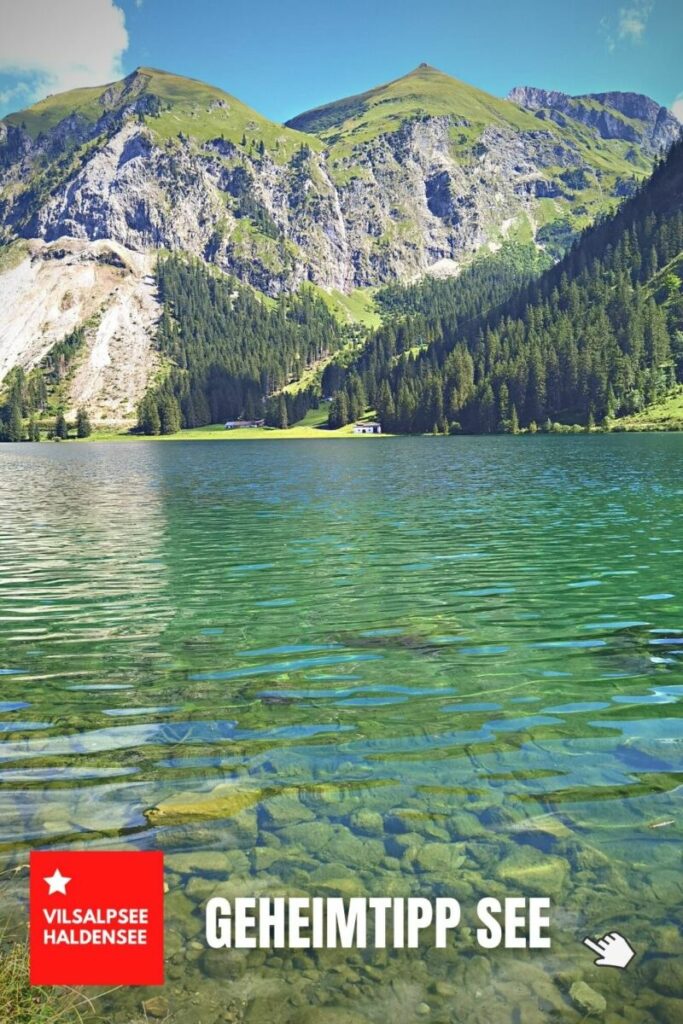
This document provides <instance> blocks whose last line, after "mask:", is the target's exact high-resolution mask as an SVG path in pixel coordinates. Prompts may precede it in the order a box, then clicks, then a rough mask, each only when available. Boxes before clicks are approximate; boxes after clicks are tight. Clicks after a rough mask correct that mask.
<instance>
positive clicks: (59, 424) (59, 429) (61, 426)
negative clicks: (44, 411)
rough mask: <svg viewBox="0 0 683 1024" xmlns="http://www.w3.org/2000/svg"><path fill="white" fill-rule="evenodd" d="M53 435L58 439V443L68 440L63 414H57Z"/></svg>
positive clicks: (67, 429)
mask: <svg viewBox="0 0 683 1024" xmlns="http://www.w3.org/2000/svg"><path fill="white" fill-rule="evenodd" d="M53 433H54V436H55V437H58V438H59V439H60V441H66V439H67V438H68V436H69V428H68V426H67V423H66V420H65V419H64V413H61V412H59V413H57V418H56V420H55V427H54V432H53Z"/></svg>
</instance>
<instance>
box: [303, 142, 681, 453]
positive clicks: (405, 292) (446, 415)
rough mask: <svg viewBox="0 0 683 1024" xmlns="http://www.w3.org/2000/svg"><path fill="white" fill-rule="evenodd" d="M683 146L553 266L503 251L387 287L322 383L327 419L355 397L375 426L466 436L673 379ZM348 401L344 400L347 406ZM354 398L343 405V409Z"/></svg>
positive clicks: (607, 403) (582, 413) (578, 417)
mask: <svg viewBox="0 0 683 1024" xmlns="http://www.w3.org/2000/svg"><path fill="white" fill-rule="evenodd" d="M682 207H683V144H678V145H677V146H676V147H674V149H673V150H672V151H671V152H670V154H669V156H668V158H667V159H666V160H665V161H663V162H662V163H660V164H659V165H658V166H657V168H656V169H655V172H654V174H653V176H652V178H651V179H650V180H649V181H648V182H647V183H646V185H645V186H644V187H643V188H642V189H641V191H640V192H639V193H638V194H637V195H636V196H635V197H633V198H632V199H630V200H628V201H627V202H626V203H624V204H623V205H622V206H621V207H620V209H619V210H618V211H617V213H616V214H614V215H613V216H611V217H609V218H607V219H605V220H603V221H601V222H600V223H598V224H596V225H595V226H593V227H592V228H590V229H588V230H587V231H586V232H585V233H584V234H583V235H582V236H581V238H580V239H579V240H578V242H577V243H576V244H575V245H574V247H573V248H572V249H571V250H570V251H569V252H568V253H567V255H566V256H565V257H564V258H563V259H562V260H561V261H560V262H559V263H558V264H556V265H555V266H554V267H552V268H551V269H549V270H547V271H546V272H545V273H543V274H542V275H541V276H540V277H539V278H537V279H536V280H533V281H531V282H529V280H528V276H529V275H528V274H527V282H526V283H525V284H523V285H522V287H515V285H516V282H515V274H517V281H518V280H519V276H520V274H521V275H524V267H523V266H520V264H519V260H517V266H516V267H515V265H514V261H513V263H512V264H511V262H510V254H509V253H508V252H505V251H503V252H502V253H500V254H499V255H498V257H497V258H492V259H489V260H487V261H482V263H481V264H480V265H478V264H477V263H475V264H474V266H473V267H472V268H471V269H470V270H469V271H466V272H464V273H463V274H462V275H461V276H460V277H459V278H457V279H455V280H452V281H445V282H433V281H429V282H424V283H421V284H418V285H414V286H412V287H411V288H407V289H406V288H403V289H401V288H399V287H395V288H391V289H385V291H384V293H383V294H382V297H381V301H382V303H383V305H384V307H385V309H387V310H388V311H389V312H390V313H393V314H394V315H393V316H392V317H391V319H389V320H388V321H387V322H386V323H385V324H384V325H383V326H382V328H381V329H380V330H378V331H377V332H376V333H375V334H374V336H373V337H372V338H371V340H370V342H369V344H368V346H367V347H366V348H365V349H364V351H363V352H362V354H361V355H360V356H359V357H358V358H356V359H355V360H354V361H353V362H352V363H351V364H350V365H348V366H342V365H337V364H336V363H332V364H331V365H330V366H328V367H327V369H326V371H325V375H324V380H323V390H324V393H325V394H328V395H332V396H334V397H333V401H332V403H331V409H330V416H331V421H334V422H335V423H338V422H340V420H343V419H344V417H345V416H349V417H353V415H354V414H355V412H356V410H357V404H358V402H357V397H356V399H354V396H359V395H360V397H361V398H363V399H364V400H365V401H366V402H367V404H368V405H369V406H370V407H372V408H375V409H376V410H377V415H378V416H379V418H380V420H381V422H382V425H383V427H384V429H385V430H391V431H396V432H406V433H411V432H423V431H428V430H439V431H444V432H445V431H448V430H452V429H462V430H465V431H468V432H472V433H489V432H494V431H498V430H512V431H515V430H517V429H519V428H520V427H522V428H524V427H531V429H534V426H535V425H536V424H541V423H547V422H548V421H549V420H552V421H558V422H560V423H584V424H590V423H591V422H593V421H596V422H598V421H601V420H603V419H604V418H605V417H612V416H618V415H623V414H628V413H631V412H635V411H637V410H639V409H641V408H642V407H643V406H644V405H646V404H648V403H650V402H652V401H654V400H656V399H658V398H660V397H661V396H663V395H664V394H666V392H667V391H669V390H670V389H671V387H672V386H673V385H674V384H675V383H676V382H677V381H681V380H683V335H682V333H681V328H682V327H683V302H682V300H681V278H680V273H681V264H680V263H677V264H676V267H677V268H678V272H677V273H676V272H674V270H675V267H674V266H670V264H671V261H673V260H675V258H676V257H678V256H680V254H681V253H683V212H682ZM354 402H355V405H354ZM352 408H353V411H352Z"/></svg>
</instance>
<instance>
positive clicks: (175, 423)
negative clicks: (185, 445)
mask: <svg viewBox="0 0 683 1024" xmlns="http://www.w3.org/2000/svg"><path fill="white" fill-rule="evenodd" d="M159 421H160V426H161V433H162V434H177V433H178V431H179V430H180V407H179V405H178V402H177V400H176V399H175V398H174V397H173V395H169V394H165V395H164V396H163V398H162V399H161V404H160V406H159Z"/></svg>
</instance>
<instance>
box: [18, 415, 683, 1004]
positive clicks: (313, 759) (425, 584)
mask: <svg viewBox="0 0 683 1024" xmlns="http://www.w3.org/2000/svg"><path fill="white" fill-rule="evenodd" d="M0 508H1V515H0V857H1V858H2V865H3V867H4V879H5V890H4V893H5V898H4V900H3V906H4V909H3V911H2V912H0V914H1V915H2V916H4V917H6V918H8V919H12V920H14V919H21V918H22V917H23V915H24V909H23V902H22V901H24V900H25V896H26V891H25V889H26V881H25V874H24V873H23V872H22V871H19V872H16V871H14V870H13V869H14V868H16V867H17V866H21V865H22V864H24V863H25V862H26V859H27V853H28V850H29V849H32V848H45V847H49V846H58V847H64V848H66V847H69V848H81V847H92V848H113V849H117V848H124V847H133V848H145V849H146V848H160V849H163V850H164V851H165V852H166V854H167V867H168V883H169V893H168V896H167V901H168V902H167V959H168V983H167V986H166V989H165V990H164V994H165V996H166V997H167V998H168V1000H169V1004H170V1009H171V1012H172V1014H173V1017H172V1019H173V1020H175V1021H178V1022H181V1024H184V1022H185V1021H189V1020H192V1021H193V1022H194V1021H196V1022H198V1024H214V1022H218V1021H224V1020H234V1021H241V1020H246V1021H255V1022H260V1021H266V1020H267V1021H276V1022H279V1021H282V1022H290V1021H291V1022H297V1024H298V1022H300V1021H302V1022H304V1024H306V1022H318V1021H319V1022H320V1024H325V1022H328V1024H353V1022H356V1024H357V1022H358V1021H369V1022H377V1024H379V1022H384V1021H387V1020H392V1024H393V1022H395V1024H400V1022H409V1021H413V1020H422V1019H425V1020H431V1021H438V1022H460V1024H479V1022H480V1021H481V1022H484V1021H486V1022H487V1024H498V1022H501V1024H502V1022H508V1021H509V1022H511V1024H517V1022H519V1024H528V1022H530V1024H535V1022H537V1021H538V1022H545V1021H562V1022H564V1021H567V1022H573V1021H579V1020H583V1019H585V1016H586V1010H585V1008H581V1005H580V999H579V998H578V996H577V994H576V993H577V990H576V987H575V989H574V995H571V994H570V990H571V987H572V985H573V984H574V985H575V983H576V982H577V981H581V980H583V981H584V982H586V983H587V984H588V985H589V986H590V987H591V988H592V989H593V990H594V992H595V993H597V994H598V995H602V996H603V997H604V998H605V1000H606V1002H607V1008H606V1010H604V1011H600V1012H599V1013H597V1016H598V1017H600V1018H601V1019H604V1020H606V1021H608V1022H609V1024H618V1022H622V1021H625V1022H631V1021H632V1022H633V1024H653V1022H660V1021H662V1022H664V1024H669V1022H673V1021H674V1020H677V1021H678V1020H683V974H682V973H681V969H680V966H679V965H680V962H681V960H680V958H681V954H682V953H683V939H682V937H681V929H680V925H681V909H682V904H683V873H682V872H681V846H680V838H681V806H680V803H681V792H680V781H681V779H680V773H681V770H682V768H683V757H682V756H681V755H682V753H683V720H682V718H681V707H682V705H681V697H682V696H683V664H682V659H683V582H682V581H683V436H676V435H640V436H637V435H612V436H590V437H586V436H579V437H535V438H510V437H507V438H506V437H500V438H423V439H422V438H420V439H418V438H414V439H407V438H406V439H389V438H387V439H382V440H381V441H363V440H358V439H351V440H348V441H341V440H336V441H320V442H307V441H291V442H288V441H264V442H261V441H248V442H229V443H223V442H215V443H213V442H204V443H201V444H199V443H182V442H179V443H173V444H159V443H134V444H117V445H98V444H91V445H79V446H75V445H67V444H63V445H49V444H42V445H39V446H37V445H32V446H30V445H4V446H0ZM216 787H219V788H216ZM665 823H666V824H665ZM653 826H661V827H653ZM221 891H225V892H227V893H228V894H232V895H237V894H241V895H255V894H256V895H258V894H273V895H275V894H280V893H282V894H291V895H296V894H303V893H306V894H311V895H335V894H341V895H344V896H348V895H354V894H357V895H427V896H435V895H447V894H452V895H455V896H456V897H458V898H460V899H461V900H462V902H463V904H464V905H465V906H466V907H470V906H472V905H474V904H475V903H476V900H477V899H478V898H479V897H480V896H482V895H498V896H503V895H518V894H522V895H536V894H543V895H545V894H547V895H550V896H551V897H552V899H553V912H552V921H553V926H552V935H553V946H552V949H551V950H550V951H535V952H528V953H519V952H505V951H495V952H490V953H483V952H482V951H481V950H480V949H478V948H477V947H476V945H475V944H474V939H473V936H472V932H471V929H469V928H468V927H465V928H464V929H463V930H462V931H461V932H460V933H459V935H458V939H457V944H456V945H454V946H453V947H452V948H451V949H449V950H446V951H434V950H430V949H429V948H427V947H424V948H422V949H421V950H417V951H410V952H398V951H396V952H393V951H371V950H369V951H365V952H358V951H350V952H349V951H343V952H342V951H323V952H319V953H318V952H312V953H307V952H300V951H292V952H287V951H285V952H284V953H282V952H280V953H277V954H266V953H265V952H262V951H256V952H253V953H251V952H240V953H236V952H235V953H232V952H231V953H226V952H224V951H221V952H216V953H213V952H208V951H206V949H205V948H204V942H203V913H202V911H203V905H204V903H205V901H206V899H207V897H208V896H209V895H210V894H212V893H213V892H221ZM467 923H468V922H466V925H467ZM470 923H471V922H470ZM615 929H619V930H621V931H623V932H624V934H626V935H627V936H628V937H629V938H630V939H631V941H632V943H633V945H634V946H635V947H636V949H637V951H638V954H639V955H638V958H637V959H636V960H635V961H634V963H633V964H632V965H631V967H630V968H629V970H628V971H627V972H619V971H615V970H609V969H598V968H596V967H594V966H593V964H592V957H591V954H590V953H589V952H588V951H587V950H586V949H585V948H584V947H583V946H582V945H581V940H582V938H583V937H584V936H585V935H586V934H591V935H600V934H603V933H604V932H605V931H612V930H615ZM482 993H484V995H482ZM150 994H154V993H153V992H151V991H150V992H144V991H143V992H140V991H139V990H121V991H119V992H117V993H115V994H114V995H113V996H111V997H107V999H106V1000H105V1002H104V1003H102V1004H101V1005H102V1006H104V1009H103V1010H102V1012H104V1013H105V1015H106V1019H108V1020H109V1019H111V1020H112V1021H121V1022H122V1024H127V1022H128V1021H130V1020H132V1019H134V1016H135V1014H136V1013H139V1012H140V1004H141V1000H142V999H143V998H145V997H146V996H147V995H150ZM425 1007H426V1008H425Z"/></svg>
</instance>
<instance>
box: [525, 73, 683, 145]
mask: <svg viewBox="0 0 683 1024" xmlns="http://www.w3.org/2000/svg"><path fill="white" fill-rule="evenodd" d="M507 98H508V100H510V101H511V102H512V103H515V104H517V106H519V107H521V108H522V109H524V110H529V111H533V112H534V114H535V116H536V117H538V118H541V119H543V118H546V117H547V118H548V119H550V120H553V121H555V122H556V123H558V124H562V123H563V119H564V118H565V117H571V118H573V120H575V121H580V122H581V123H582V124H585V125H587V126H588V127H589V128H592V129H593V130H594V131H597V133H598V134H599V135H600V137H601V138H603V139H620V140H622V141H624V142H632V143H636V144H637V145H639V146H642V147H643V148H644V149H646V150H647V152H648V153H650V154H653V155H654V154H657V153H660V152H662V151H664V150H667V149H669V147H670V146H671V144H672V143H673V142H675V141H676V140H677V139H679V138H680V137H681V134H683V128H682V127H681V125H680V124H679V123H678V121H677V119H676V118H675V117H674V115H673V114H672V113H671V111H670V110H667V108H666V107H662V106H660V105H659V103H657V102H656V101H655V100H653V99H650V97H649V96H643V95H641V94H640V93H633V92H600V93H587V94H586V95H584V96H570V95H568V94H567V93H564V92H555V91H552V90H548V89H539V88H536V87H535V86H530V85H516V86H515V87H514V89H511V90H510V92H509V93H508V95H507Z"/></svg>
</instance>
